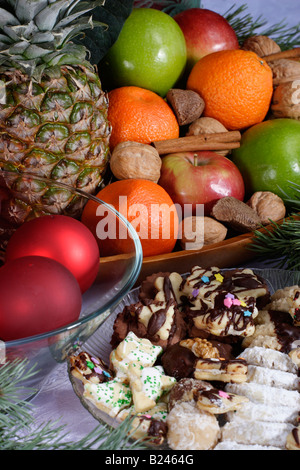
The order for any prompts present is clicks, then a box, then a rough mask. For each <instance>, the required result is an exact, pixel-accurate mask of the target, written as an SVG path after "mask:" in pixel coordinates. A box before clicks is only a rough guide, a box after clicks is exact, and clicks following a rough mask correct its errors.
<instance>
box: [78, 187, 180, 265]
mask: <svg viewBox="0 0 300 470" xmlns="http://www.w3.org/2000/svg"><path fill="white" fill-rule="evenodd" d="M97 197H98V198H99V199H101V200H102V201H104V202H106V203H107V204H110V205H112V206H113V207H114V208H115V209H116V210H117V211H118V212H120V213H121V214H122V215H123V216H124V217H125V218H126V219H127V220H128V221H129V222H130V223H131V225H132V226H133V228H134V229H135V231H136V232H137V234H138V236H139V238H140V241H141V245H142V249H143V256H144V257H145V256H154V255H159V254H165V253H170V252H171V251H172V250H173V249H174V247H175V244H176V241H177V235H178V226H179V217H178V213H177V210H176V206H175V204H174V202H173V201H172V199H171V197H170V196H169V195H168V193H167V192H166V191H165V190H164V189H163V188H162V187H161V186H159V185H158V184H157V183H154V182H153V181H149V180H143V179H126V180H119V181H115V182H113V183H111V184H109V185H107V186H106V187H104V188H103V189H101V190H100V191H99V192H98V194H97ZM98 207H99V205H98V204H97V203H96V202H94V201H88V203H87V204H86V206H85V208H84V210H83V213H82V218H81V221H82V222H83V223H84V224H85V225H86V226H87V227H89V229H90V230H91V231H92V232H93V233H94V235H95V236H96V239H97V240H98V244H99V248H100V253H101V255H102V256H111V255H117V254H122V253H128V252H130V251H132V240H128V238H126V237H124V238H122V237H121V236H118V229H117V230H115V227H113V226H112V231H111V234H112V236H109V237H108V239H105V240H104V239H103V238H105V236H106V235H107V233H109V230H106V233H105V234H104V233H103V235H104V237H102V234H101V233H99V227H98V230H97V225H98V223H99V221H100V218H99V215H98V214H99V211H98V213H97V215H96V211H97V208H98ZM112 222H113V221H112ZM108 223H109V221H108ZM112 225H113V224H112Z"/></svg>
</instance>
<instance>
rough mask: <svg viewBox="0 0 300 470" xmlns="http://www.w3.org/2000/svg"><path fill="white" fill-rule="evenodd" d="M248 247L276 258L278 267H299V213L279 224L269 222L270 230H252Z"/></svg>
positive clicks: (294, 268)
mask: <svg viewBox="0 0 300 470" xmlns="http://www.w3.org/2000/svg"><path fill="white" fill-rule="evenodd" d="M249 249H250V250H252V251H255V252H256V253H257V254H258V255H259V256H261V257H263V258H267V259H268V258H273V259H274V258H275V259H276V258H278V259H279V261H278V267H279V268H282V267H283V266H284V265H286V266H287V268H288V269H290V270H297V269H300V220H299V214H292V215H291V217H290V218H289V219H285V220H284V221H283V222H282V224H281V225H279V224H277V223H276V222H271V227H270V230H269V229H265V231H264V232H259V231H258V230H256V231H254V237H253V241H252V244H251V245H250V246H249Z"/></svg>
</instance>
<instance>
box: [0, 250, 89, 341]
mask: <svg viewBox="0 0 300 470" xmlns="http://www.w3.org/2000/svg"><path fill="white" fill-rule="evenodd" d="M0 299H1V301H0V339H1V340H3V341H11V340H15V339H20V338H25V337H28V336H33V335H37V334H41V333H45V332H49V331H52V330H54V329H57V328H61V327H63V326H66V325H68V324H69V323H72V322H74V321H76V320H77V319H78V317H79V315H80V311H81V305H82V295H81V291H80V287H79V284H78V282H77V280H76V279H75V277H74V276H73V274H72V273H71V272H70V271H69V270H68V269H67V268H66V267H65V266H63V265H62V264H60V263H58V262H57V261H55V260H53V259H51V258H44V257H42V256H26V257H24V258H17V259H15V260H11V261H9V262H7V263H5V264H4V266H2V267H1V268H0Z"/></svg>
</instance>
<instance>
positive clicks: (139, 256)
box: [0, 168, 143, 348]
mask: <svg viewBox="0 0 300 470" xmlns="http://www.w3.org/2000/svg"><path fill="white" fill-rule="evenodd" d="M4 174H10V175H12V176H20V177H25V178H28V179H29V178H32V179H34V178H35V179H37V180H40V181H43V182H45V183H48V184H52V185H55V186H58V187H60V188H62V189H66V190H68V191H71V192H72V193H75V194H77V195H80V196H82V197H84V198H85V199H87V200H92V201H94V202H96V203H98V204H102V205H103V206H105V207H106V208H107V209H108V210H109V211H111V212H112V213H114V214H115V216H116V217H118V218H119V219H120V220H121V221H122V222H123V223H124V224H125V226H126V228H127V230H128V232H129V233H130V235H131V238H132V240H133V242H134V247H135V263H134V268H133V270H132V272H131V274H130V277H129V279H128V280H127V282H126V284H125V285H124V286H123V287H122V289H120V291H119V292H118V294H117V295H116V296H115V297H114V302H113V303H111V301H109V302H106V303H105V304H104V305H103V306H102V307H101V308H99V309H97V310H96V311H95V312H93V313H90V314H88V315H86V316H84V317H82V318H79V319H78V320H76V321H74V322H72V323H69V324H68V325H65V326H62V327H60V328H56V329H54V330H50V331H47V332H46V333H40V334H37V335H32V336H26V337H24V338H19V339H14V340H10V341H3V343H4V344H5V347H6V348H10V347H15V346H21V345H23V344H27V343H32V342H35V341H40V340H44V339H47V338H50V337H52V336H55V335H58V334H61V333H64V332H66V331H68V330H73V329H74V328H77V327H78V326H81V325H84V324H85V323H87V322H88V321H90V320H93V319H94V318H96V317H97V316H98V315H101V314H103V313H105V311H106V310H107V309H108V307H109V308H114V307H115V306H116V305H117V304H118V303H119V301H121V300H122V298H123V297H124V295H126V293H127V292H128V291H129V290H130V289H131V288H132V287H133V285H134V283H135V281H136V280H137V278H138V275H139V273H140V271H141V268H142V263H143V249H142V245H141V241H140V238H139V236H138V234H137V232H136V230H135V229H134V227H133V226H132V225H131V223H130V222H128V220H127V219H126V218H125V217H124V216H123V215H122V214H121V213H120V212H118V211H117V210H116V209H115V208H114V207H113V206H112V205H110V204H108V203H106V202H105V201H102V200H101V199H99V198H98V197H96V196H94V195H93V194H89V193H86V192H85V191H82V190H81V189H78V188H73V187H72V186H69V185H68V184H66V183H61V182H58V181H55V180H51V179H48V178H44V177H42V176H38V175H36V174H34V173H29V172H20V173H18V172H17V171H10V170H6V169H3V168H0V176H3V175H4ZM100 259H101V258H100Z"/></svg>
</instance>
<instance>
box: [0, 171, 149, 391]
mask: <svg viewBox="0 0 300 470" xmlns="http://www.w3.org/2000/svg"><path fill="white" fill-rule="evenodd" d="M3 194H4V196H3ZM54 196H55V197H54ZM3 198H4V199H3ZM52 200H55V203H54V204H52V205H51V204H50V202H52ZM57 201H59V202H57ZM89 201H93V205H94V206H95V208H97V209H99V210H100V212H101V213H102V214H104V213H105V214H106V216H107V217H109V220H110V221H114V222H115V223H116V224H117V226H118V227H119V228H120V230H119V231H116V232H115V234H116V237H117V239H118V236H119V234H121V235H120V236H121V237H122V239H123V238H124V236H126V238H127V241H126V243H127V245H126V253H124V254H120V255H118V256H111V257H102V256H100V262H99V271H98V275H97V278H96V280H95V281H94V283H93V285H92V286H91V287H90V288H89V289H88V290H87V291H86V292H84V294H83V295H82V309H81V313H80V316H79V319H78V320H77V321H75V322H73V323H71V324H68V325H67V326H65V327H62V328H59V329H56V330H52V331H49V332H47V333H43V334H39V335H35V336H31V337H25V338H22V339H16V340H11V341H6V342H4V341H1V331H0V364H3V363H4V362H8V361H14V360H17V361H19V360H22V361H24V362H25V364H26V367H25V374H24V377H27V378H26V379H25V378H24V379H23V380H22V379H21V381H20V399H29V398H30V397H31V396H33V395H34V394H35V393H36V392H37V391H38V390H39V389H40V386H41V383H42V381H43V379H44V378H45V377H46V376H47V375H48V374H49V373H50V372H51V370H52V369H53V368H54V367H55V366H56V365H57V364H58V363H61V362H63V361H65V360H66V359H67V357H68V355H69V354H70V352H72V353H74V351H76V350H77V348H80V347H82V345H83V343H84V342H85V341H86V340H87V339H88V338H89V337H90V336H91V335H92V334H93V333H94V332H95V331H96V330H98V329H99V327H100V326H101V325H102V323H103V322H104V321H105V320H106V319H107V318H108V317H109V315H111V314H112V313H113V312H114V310H115V309H116V307H117V306H118V304H119V303H120V302H121V300H122V299H123V297H124V296H125V295H126V294H127V293H128V292H129V291H130V290H131V289H132V287H133V286H134V284H135V282H136V280H137V278H138V276H139V273H140V270H141V267H142V261H143V254H142V247H141V243H140V239H139V237H138V235H137V233H136V231H135V230H134V228H133V227H132V225H131V224H130V223H129V222H128V221H127V220H126V219H125V218H124V217H123V216H122V215H121V214H119V213H118V212H117V211H116V210H115V209H114V208H113V207H112V206H110V205H108V204H106V203H105V202H103V201H101V200H100V199H98V198H97V197H95V196H93V195H90V194H88V193H86V192H83V191H81V190H79V189H74V188H72V187H71V186H69V185H66V184H64V183H58V182H55V181H52V180H48V179H46V178H41V177H37V176H36V175H34V174H29V173H22V174H20V173H17V172H10V171H6V170H0V248H1V255H2V256H1V259H2V263H3V262H4V260H5V246H6V244H7V242H8V240H9V238H10V236H11V235H12V233H13V232H14V231H15V230H16V229H17V228H18V226H19V225H20V224H21V223H24V217H23V216H24V213H25V215H26V216H27V217H25V218H26V220H28V219H30V218H31V217H32V214H33V212H34V214H35V215H34V216H40V215H41V216H42V215H45V212H43V211H44V210H45V207H46V213H47V214H62V215H69V216H72V217H74V218H78V219H79V220H80V215H81V213H82V210H83V208H84V206H85V204H86V203H88V202H89ZM1 202H2V204H1ZM31 207H32V208H33V210H31ZM41 207H43V210H42V211H41ZM11 214H12V215H13V216H12V215H11ZM104 238H105V237H104V236H103V240H101V246H104V247H105V243H106V241H105V239H104ZM31 371H32V372H33V374H31ZM29 375H31V376H30V377H28V376H29Z"/></svg>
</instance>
